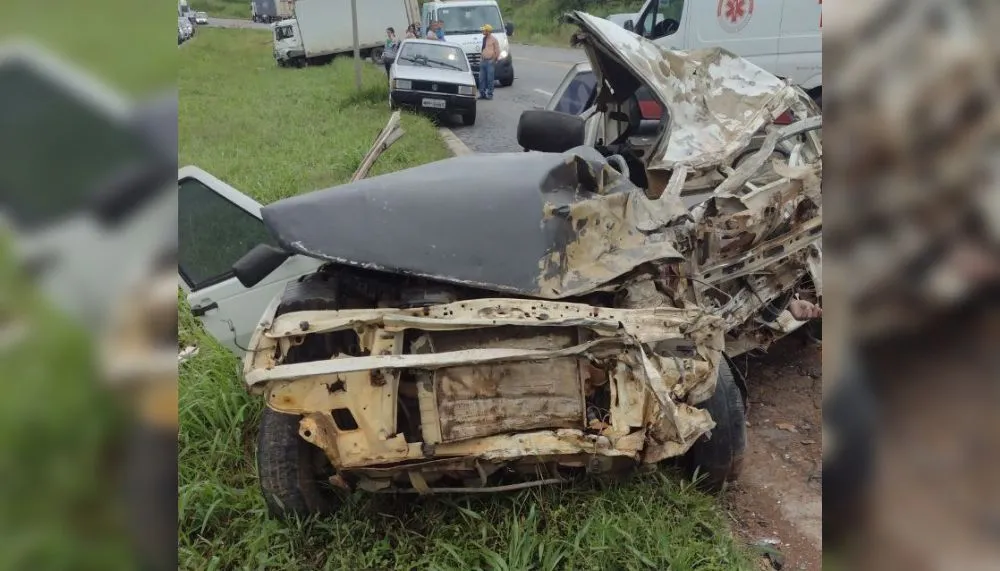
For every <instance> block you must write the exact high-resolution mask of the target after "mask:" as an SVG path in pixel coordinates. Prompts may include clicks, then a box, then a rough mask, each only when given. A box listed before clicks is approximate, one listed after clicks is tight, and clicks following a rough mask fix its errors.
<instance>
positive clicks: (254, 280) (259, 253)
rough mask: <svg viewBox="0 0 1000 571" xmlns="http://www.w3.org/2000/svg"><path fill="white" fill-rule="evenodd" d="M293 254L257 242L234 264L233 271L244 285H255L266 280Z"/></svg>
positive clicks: (248, 286)
mask: <svg viewBox="0 0 1000 571" xmlns="http://www.w3.org/2000/svg"><path fill="white" fill-rule="evenodd" d="M291 257H292V255H291V254H290V253H288V252H286V251H285V250H282V249H280V248H275V247H274V246H272V245H270V244H257V245H256V246H254V248H253V250H250V251H249V252H247V253H246V254H245V255H244V256H243V257H242V258H240V259H239V260H236V263H235V264H233V273H234V274H235V275H236V279H237V280H239V281H240V283H241V284H243V287H247V288H250V287H253V286H255V285H257V284H259V283H260V282H262V281H263V280H264V278H266V277H267V276H269V275H271V272H273V271H274V270H276V269H278V266H280V265H281V264H283V263H285V260H287V259H288V258H291Z"/></svg>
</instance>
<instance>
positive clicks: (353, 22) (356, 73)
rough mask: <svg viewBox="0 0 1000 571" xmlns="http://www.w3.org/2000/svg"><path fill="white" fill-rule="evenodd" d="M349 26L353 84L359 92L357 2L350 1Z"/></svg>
mask: <svg viewBox="0 0 1000 571" xmlns="http://www.w3.org/2000/svg"><path fill="white" fill-rule="evenodd" d="M351 25H352V26H353V27H354V84H355V86H356V87H357V88H358V91H361V46H360V45H359V44H358V0H351Z"/></svg>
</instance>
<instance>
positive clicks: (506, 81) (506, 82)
mask: <svg viewBox="0 0 1000 571" xmlns="http://www.w3.org/2000/svg"><path fill="white" fill-rule="evenodd" d="M511 85H514V74H511V75H510V77H505V78H503V79H501V80H500V87H510V86H511Z"/></svg>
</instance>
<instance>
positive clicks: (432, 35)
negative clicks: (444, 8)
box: [427, 20, 438, 40]
mask: <svg viewBox="0 0 1000 571" xmlns="http://www.w3.org/2000/svg"><path fill="white" fill-rule="evenodd" d="M437 25H438V23H437V20H431V21H430V22H428V23H427V39H428V40H436V39H438V35H437Z"/></svg>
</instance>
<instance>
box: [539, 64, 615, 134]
mask: <svg viewBox="0 0 1000 571" xmlns="http://www.w3.org/2000/svg"><path fill="white" fill-rule="evenodd" d="M596 96H597V75H596V74H595V73H594V70H593V69H592V68H591V65H590V62H589V61H583V62H579V63H577V64H574V65H573V67H571V68H570V70H569V71H568V72H567V73H566V75H565V76H564V77H563V80H562V82H561V83H560V84H559V87H557V88H556V90H555V91H554V92H553V93H552V96H551V97H549V101H548V103H546V104H545V109H546V110H548V111H558V112H560V113H568V114H570V115H579V116H580V117H583V118H584V119H585V120H586V122H587V129H586V136H585V144H586V145H590V146H593V145H594V144H596V143H597V141H598V140H599V139H602V138H603V137H604V130H603V129H604V123H603V121H602V120H601V117H602V116H603V114H601V113H597V112H596V109H595V107H594V99H595V98H596Z"/></svg>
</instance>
